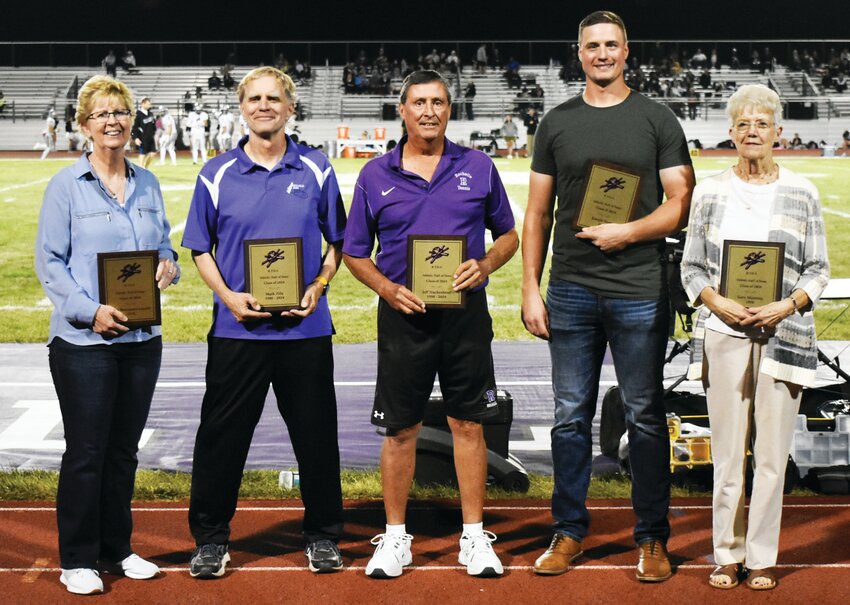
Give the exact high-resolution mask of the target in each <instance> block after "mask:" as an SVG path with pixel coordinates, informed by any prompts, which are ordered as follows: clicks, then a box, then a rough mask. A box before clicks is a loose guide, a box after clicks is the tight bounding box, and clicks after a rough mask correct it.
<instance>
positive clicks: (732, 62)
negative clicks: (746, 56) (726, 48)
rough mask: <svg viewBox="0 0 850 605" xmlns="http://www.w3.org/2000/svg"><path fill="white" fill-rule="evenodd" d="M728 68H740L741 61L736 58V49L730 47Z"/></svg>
mask: <svg viewBox="0 0 850 605" xmlns="http://www.w3.org/2000/svg"><path fill="white" fill-rule="evenodd" d="M729 66H730V67H731V68H732V69H740V68H741V60H740V59H739V58H738V49H737V48H735V47H734V46H733V47H732V56H731V57H730V59H729Z"/></svg>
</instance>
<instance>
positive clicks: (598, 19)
mask: <svg viewBox="0 0 850 605" xmlns="http://www.w3.org/2000/svg"><path fill="white" fill-rule="evenodd" d="M600 23H613V24H614V25H616V26H617V27H619V28H620V31H621V32H623V42H628V41H629V36H628V34H626V24H625V23H623V19H622V17H620V15H618V14H617V13H614V12H611V11H594V12H592V13H590V14H589V15H588V16H587V17H585V18H584V19H582V20H581V23H579V24H578V43H579V44H581V32H583V31H584V28H585V27H590V26H591V25H599V24H600Z"/></svg>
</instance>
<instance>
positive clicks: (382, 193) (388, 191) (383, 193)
mask: <svg viewBox="0 0 850 605" xmlns="http://www.w3.org/2000/svg"><path fill="white" fill-rule="evenodd" d="M393 189H395V187H390V188H389V189H387V190H386V191H384V190H383V189H381V195H384V196H386V195H389V193H390V191H392V190H393Z"/></svg>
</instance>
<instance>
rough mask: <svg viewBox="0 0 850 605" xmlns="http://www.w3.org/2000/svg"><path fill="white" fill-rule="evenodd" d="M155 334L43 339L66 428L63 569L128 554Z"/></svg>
mask: <svg viewBox="0 0 850 605" xmlns="http://www.w3.org/2000/svg"><path fill="white" fill-rule="evenodd" d="M161 358H162V339H160V338H159V337H156V338H152V339H150V340H147V341H145V342H140V343H122V344H113V345H91V346H79V345H73V344H70V343H68V342H66V341H64V340H62V339H61V338H54V339H53V342H51V343H50V373H51V374H52V376H53V384H54V386H55V387H56V394H57V395H58V397H59V407H60V408H61V410H62V422H63V424H64V427H65V453H64V454H63V455H62V466H61V469H60V471H59V491H58V493H57V494H56V518H57V522H58V526H59V559H60V562H61V565H62V568H63V569H75V568H77V567H88V568H94V567H95V566H96V563H97V561H98V559H109V560H113V561H120V560H121V559H124V558H125V557H128V556H129V555H130V554H131V553H132V551H131V549H130V534H131V533H132V532H133V519H132V516H131V514H130V500H131V498H132V497H133V487H134V484H135V479H136V467H137V466H138V459H137V458H136V454H137V452H138V450H139V439H140V438H141V436H142V430H143V429H144V427H145V422H146V421H147V418H148V411H149V410H150V405H151V399H152V398H153V392H154V387H155V386H156V380H157V378H158V377H159V366H160V360H161Z"/></svg>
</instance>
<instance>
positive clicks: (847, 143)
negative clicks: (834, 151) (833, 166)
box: [839, 130, 850, 155]
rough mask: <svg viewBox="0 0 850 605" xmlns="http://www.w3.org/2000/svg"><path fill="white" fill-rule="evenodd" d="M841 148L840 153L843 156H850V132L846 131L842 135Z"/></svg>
mask: <svg viewBox="0 0 850 605" xmlns="http://www.w3.org/2000/svg"><path fill="white" fill-rule="evenodd" d="M841 142H842V145H841V148H840V149H839V152H840V153H842V154H843V155H850V130H845V131H844V132H842V133H841Z"/></svg>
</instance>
